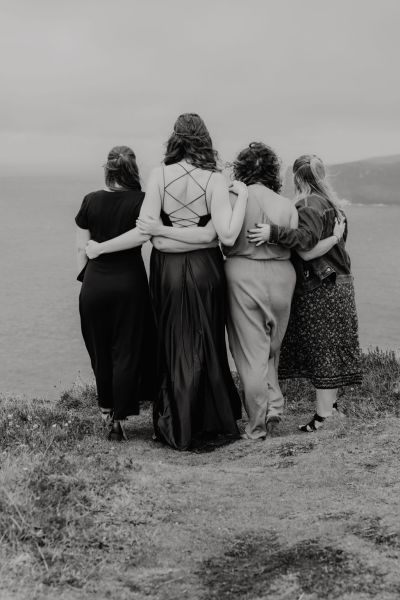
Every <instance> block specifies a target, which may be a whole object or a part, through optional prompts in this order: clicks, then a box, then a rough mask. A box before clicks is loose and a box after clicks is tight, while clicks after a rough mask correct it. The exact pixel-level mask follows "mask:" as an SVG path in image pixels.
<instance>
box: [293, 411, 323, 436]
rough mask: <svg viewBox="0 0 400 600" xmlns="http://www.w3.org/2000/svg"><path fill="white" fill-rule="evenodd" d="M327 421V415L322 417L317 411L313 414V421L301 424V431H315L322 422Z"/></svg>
mask: <svg viewBox="0 0 400 600" xmlns="http://www.w3.org/2000/svg"><path fill="white" fill-rule="evenodd" d="M324 421H325V417H320V416H319V415H318V414H317V413H315V415H314V416H313V418H312V419H311V421H310V422H309V423H307V424H306V425H299V429H300V431H304V433H313V432H314V431H317V430H318V429H320V428H321V427H322V423H323V422H324Z"/></svg>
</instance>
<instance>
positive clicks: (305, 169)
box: [293, 154, 339, 216]
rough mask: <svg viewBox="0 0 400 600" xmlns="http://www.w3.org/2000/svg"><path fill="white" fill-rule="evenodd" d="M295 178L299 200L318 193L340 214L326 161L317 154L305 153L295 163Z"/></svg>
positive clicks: (337, 214)
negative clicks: (328, 176)
mask: <svg viewBox="0 0 400 600" xmlns="http://www.w3.org/2000/svg"><path fill="white" fill-rule="evenodd" d="M293 180H294V188H295V192H296V198H297V200H301V199H303V198H307V197H308V196H310V195H311V194H317V195H318V196H321V197H322V198H325V200H327V201H328V202H329V203H330V204H332V207H333V208H334V210H335V213H336V216H339V201H338V197H337V195H336V193H335V191H334V190H333V188H332V186H331V185H330V183H329V181H328V179H327V176H326V170H325V166H324V163H323V162H322V160H321V159H320V158H319V156H317V155H316V154H303V155H302V156H299V158H297V159H296V160H295V161H294V163H293Z"/></svg>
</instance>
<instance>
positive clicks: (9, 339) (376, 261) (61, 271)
mask: <svg viewBox="0 0 400 600" xmlns="http://www.w3.org/2000/svg"><path fill="white" fill-rule="evenodd" d="M0 183H1V192H0V211H1V222H0V223H1V224H0V232H1V237H0V240H1V292H0V319H1V321H0V322H1V326H0V395H3V396H4V395H6V396H7V395H13V396H17V397H18V396H27V397H30V398H39V397H40V398H41V397H43V398H49V399H56V398H58V397H59V395H60V393H62V392H63V391H64V390H66V389H69V388H71V387H72V386H73V385H74V384H76V383H85V382H89V381H92V372H91V368H90V364H89V359H88V356H87V353H86V349H85V347H84V344H83V342H82V338H81V332H80V324H79V316H78V295H79V289H80V284H79V283H78V281H76V275H77V267H76V259H75V223H74V216H75V214H76V213H77V211H78V209H79V206H80V203H81V201H82V198H83V196H84V195H85V194H86V193H87V192H89V191H92V190H93V189H99V188H101V187H102V182H101V181H96V180H95V178H92V179H89V178H81V179H75V178H71V177H67V176H66V177H53V178H50V177H49V178H42V177H18V178H17V177H3V178H1V179H0ZM345 211H346V214H347V217H348V222H349V238H348V250H349V252H350V256H351V259H352V265H353V274H354V278H355V289H356V302H357V307H358V315H359V327H360V341H361V345H362V347H363V348H368V347H372V348H375V347H377V346H378V347H380V348H382V349H393V350H395V351H398V350H399V348H400V318H399V316H400V314H399V312H400V311H399V307H400V306H399V305H400V277H399V275H400V272H399V265H400V244H399V234H398V231H399V226H400V202H399V205H395V206H393V205H381V204H376V205H359V204H357V205H350V206H347V207H346V208H345ZM149 253H150V244H147V245H145V246H144V247H143V255H144V258H145V262H146V263H147V264H148V257H149Z"/></svg>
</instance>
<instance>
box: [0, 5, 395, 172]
mask: <svg viewBox="0 0 400 600" xmlns="http://www.w3.org/2000/svg"><path fill="white" fill-rule="evenodd" d="M399 17H400V6H399V4H398V2H397V0H381V1H380V2H372V1H370V2H365V1H364V0H352V2H347V1H346V0H336V1H335V2H331V3H328V2H320V1H318V0H303V1H302V2H294V1H293V0H281V2H279V3H277V2H275V1H272V0H249V1H248V2H247V3H244V2H242V1H241V0H217V1H215V0H202V2H201V3H198V2H195V1H194V0H185V1H182V0H168V2H164V1H162V0H116V1H114V2H112V3H111V2H109V1H105V0H97V1H94V0H85V1H84V2H82V1H80V0H79V1H78V0H71V1H70V2H68V3H63V4H62V3H58V2H57V3H55V2H52V1H50V0H48V1H45V0H36V2H35V3H32V2H29V1H28V0H25V1H23V0H16V2H15V3H13V4H11V3H10V4H9V5H8V7H7V9H4V10H3V15H2V19H1V25H0V37H1V40H2V47H3V56H6V57H7V60H6V61H5V64H4V67H3V73H2V89H3V98H2V101H3V102H2V105H3V108H2V111H1V113H0V131H1V132H2V134H3V136H5V139H6V141H7V146H6V148H5V149H3V151H1V152H0V160H1V161H2V163H3V166H4V168H5V170H7V169H8V170H9V169H12V170H18V169H25V170H27V169H28V170H29V168H30V166H32V165H33V164H34V165H35V167H34V168H35V169H40V168H45V167H46V166H47V165H48V162H47V161H48V160H49V158H48V155H49V152H48V151H49V148H51V152H52V159H51V161H50V162H51V165H52V168H54V169H55V170H57V169H60V170H65V169H68V168H70V169H76V168H78V167H81V168H88V167H89V165H90V163H91V160H94V159H96V160H97V156H98V155H100V154H101V155H104V154H105V152H106V151H107V150H108V147H109V144H110V143H111V144H112V143H117V142H119V141H121V142H122V141H123V140H124V141H126V140H132V142H131V143H135V144H136V148H138V147H139V149H140V150H141V151H142V152H143V153H144V162H145V163H146V164H147V163H151V162H154V161H158V160H159V158H160V156H161V154H162V143H163V141H164V140H165V139H166V137H167V136H168V133H169V131H170V129H171V127H172V124H173V121H174V119H175V117H176V116H177V115H178V114H179V113H180V112H183V111H197V112H199V113H200V114H201V115H202V116H203V117H204V119H205V120H206V122H207V124H208V126H209V129H210V131H211V132H212V134H213V136H214V137H215V139H216V142H217V143H218V144H219V145H220V147H221V148H222V150H223V152H226V153H228V154H231V153H233V152H235V151H236V150H237V149H238V147H240V145H242V144H244V143H248V141H249V140H250V139H263V140H265V141H267V142H270V143H271V144H272V143H274V144H275V145H276V146H277V149H278V151H279V152H280V153H281V154H282V155H283V156H284V157H287V158H291V157H292V156H293V152H294V151H295V149H298V148H300V147H303V146H308V149H309V150H310V149H312V150H314V149H315V151H320V152H321V150H322V154H323V155H324V156H325V157H326V158H327V159H328V160H342V159H343V160H345V159H346V158H357V157H358V156H365V155H370V154H378V153H381V152H383V153H391V152H399V142H398V141H397V140H398V139H400V136H399V134H400V117H399V115H398V105H399V101H400V86H399V84H398V81H397V76H396V65H395V60H396V57H397V56H398V53H399V46H400V42H399V37H398V35H397V23H398V22H399ZM314 145H315V146H318V148H314V147H313V146H314ZM34 155H35V156H34ZM42 156H43V157H44V158H43V159H42V158H41V157H42ZM14 157H15V159H14Z"/></svg>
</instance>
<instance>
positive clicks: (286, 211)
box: [224, 184, 294, 260]
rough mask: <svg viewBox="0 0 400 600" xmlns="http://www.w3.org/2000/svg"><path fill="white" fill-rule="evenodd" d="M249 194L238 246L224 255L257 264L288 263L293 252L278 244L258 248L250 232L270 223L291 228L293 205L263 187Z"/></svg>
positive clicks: (250, 190)
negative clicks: (248, 234)
mask: <svg viewBox="0 0 400 600" xmlns="http://www.w3.org/2000/svg"><path fill="white" fill-rule="evenodd" d="M248 192H249V195H248V200H247V207H246V214H245V217H244V221H243V226H242V229H241V231H240V233H239V235H238V237H237V239H236V242H235V244H234V245H233V246H232V247H231V248H225V247H224V254H225V255H226V256H227V257H232V256H245V257H247V258H252V259H258V260H272V259H275V260H287V259H289V258H290V250H288V249H286V248H283V247H282V246H279V245H276V244H274V245H272V244H262V245H261V246H256V245H255V244H252V243H250V242H249V241H248V239H247V232H248V230H249V229H252V228H254V227H255V226H256V225H257V223H269V222H270V221H273V222H274V223H277V224H279V225H281V226H285V227H289V226H290V225H291V217H292V214H293V210H294V208H293V204H292V202H291V201H290V200H289V199H288V198H285V197H284V196H280V195H279V194H277V193H275V192H273V191H272V190H270V189H269V188H267V187H266V186H264V185H261V184H254V185H250V186H248Z"/></svg>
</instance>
